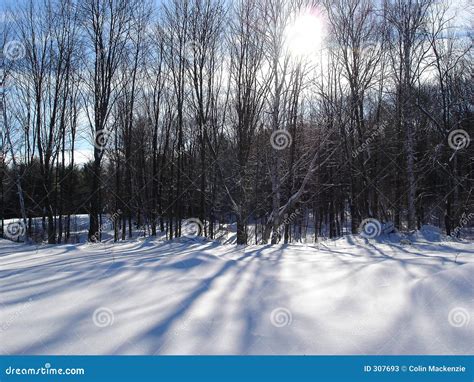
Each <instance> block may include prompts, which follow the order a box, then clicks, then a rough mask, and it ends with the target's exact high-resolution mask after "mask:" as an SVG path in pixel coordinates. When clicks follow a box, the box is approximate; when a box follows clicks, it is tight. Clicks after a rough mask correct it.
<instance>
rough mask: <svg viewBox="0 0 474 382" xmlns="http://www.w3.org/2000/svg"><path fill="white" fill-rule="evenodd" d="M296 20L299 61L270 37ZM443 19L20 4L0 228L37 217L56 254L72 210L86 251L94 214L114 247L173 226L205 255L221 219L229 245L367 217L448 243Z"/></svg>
mask: <svg viewBox="0 0 474 382" xmlns="http://www.w3.org/2000/svg"><path fill="white" fill-rule="evenodd" d="M304 18H308V19H309V20H311V23H319V24H320V26H321V30H320V32H318V29H308V31H313V33H314V34H315V35H314V36H309V37H308V36H304V35H301V36H299V38H300V41H298V43H300V42H301V41H303V42H304V43H306V44H307V50H308V51H310V50H311V49H312V48H313V47H314V46H313V45H314V44H316V41H317V40H321V41H320V43H319V45H318V46H317V47H316V49H314V52H313V53H312V54H309V53H308V54H301V53H295V49H294V46H292V44H293V45H295V41H291V38H290V35H289V32H288V31H289V30H291V28H292V27H294V26H295V25H296V26H297V27H298V23H300V22H301V20H303V19H304ZM456 20H457V18H456V17H455V16H453V13H452V10H451V9H450V7H449V6H448V5H447V4H444V3H443V2H439V1H435V0H383V1H374V0H320V1H309V0H233V1H230V2H229V1H225V0H165V1H163V2H161V3H160V4H156V3H155V2H153V1H139V0H81V1H78V0H41V1H32V0H30V1H25V2H21V3H19V4H18V5H16V6H15V8H14V9H10V10H8V12H7V13H6V14H5V15H4V20H3V22H2V29H3V33H2V46H3V55H2V64H3V71H2V72H1V75H2V103H1V106H2V108H1V109H2V124H3V128H2V135H1V148H2V156H1V162H0V177H1V179H0V180H1V190H0V192H1V201H2V203H1V209H0V213H1V219H2V228H5V227H4V225H5V223H4V220H5V219H7V218H12V217H16V218H20V220H21V225H22V228H23V230H24V231H25V232H24V233H25V235H26V236H32V234H31V226H32V219H33V218H41V219H42V221H43V225H44V232H43V233H42V235H41V240H46V241H47V242H48V243H64V242H68V241H69V240H70V230H71V228H70V221H71V216H73V215H75V214H79V213H84V214H88V215H89V233H88V237H89V240H90V241H100V240H101V232H102V219H103V216H104V215H106V214H108V215H109V216H112V217H113V219H112V220H113V227H114V240H115V241H118V240H125V239H127V238H130V237H133V234H134V233H133V230H134V225H135V224H136V225H138V226H143V227H146V229H145V232H146V233H147V234H149V235H157V234H158V233H164V234H166V237H167V238H168V239H172V238H174V237H180V236H182V235H183V224H186V222H189V221H190V219H191V221H193V222H198V229H199V231H200V232H199V233H200V234H201V235H202V236H206V237H209V238H211V239H213V238H215V236H216V230H217V227H219V226H221V225H222V224H228V223H234V222H235V226H236V235H237V243H238V244H249V243H250V241H251V239H250V236H249V227H250V226H255V227H256V229H255V233H256V234H255V237H254V238H253V239H252V240H255V241H254V242H255V243H269V242H271V243H278V242H280V241H282V242H285V243H288V242H292V241H297V240H300V239H301V238H302V237H303V236H304V235H305V232H306V229H307V227H308V226H311V227H314V229H313V231H311V235H313V236H314V240H318V237H319V236H329V237H337V236H341V235H343V234H346V233H351V232H352V233H356V232H358V231H359V230H360V229H361V225H363V224H365V222H366V221H367V219H376V221H378V222H381V223H383V225H384V227H385V226H390V224H389V223H391V224H393V227H394V229H397V230H399V231H403V232H410V231H413V230H415V229H417V228H420V227H421V226H422V225H423V224H433V225H435V226H438V227H440V228H442V229H443V230H444V231H445V232H446V233H447V234H448V235H451V234H455V235H458V234H459V232H460V229H459V227H460V226H463V225H464V224H463V221H464V222H466V221H467V219H466V217H467V216H469V217H471V216H472V212H473V207H474V203H473V197H472V180H473V151H472V145H470V135H471V136H472V122H473V111H474V109H473V98H472V76H471V70H472V66H471V65H472V62H471V59H472V49H471V48H472V40H471V39H470V38H469V33H468V32H469V31H468V30H467V29H466V28H459V27H458V25H457V24H456ZM302 32H303V34H304V32H305V30H304V29H303V30H302ZM318 33H319V34H320V35H319V36H317V35H316V34H318ZM313 42H314V44H313ZM303 48H306V46H304V45H303ZM78 150H89V151H90V152H91V159H90V160H89V161H88V162H87V163H85V164H82V163H80V164H78V163H77V157H76V155H77V152H78ZM463 219H464V220H463ZM469 221H470V218H469ZM468 223H469V224H470V222H468ZM466 224H467V223H466ZM1 232H4V229H2V231H1Z"/></svg>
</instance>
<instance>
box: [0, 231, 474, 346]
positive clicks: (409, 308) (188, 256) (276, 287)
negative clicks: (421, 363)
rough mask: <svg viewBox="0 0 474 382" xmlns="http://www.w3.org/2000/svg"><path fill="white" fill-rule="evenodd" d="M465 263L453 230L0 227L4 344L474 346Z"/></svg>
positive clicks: (473, 306)
mask: <svg viewBox="0 0 474 382" xmlns="http://www.w3.org/2000/svg"><path fill="white" fill-rule="evenodd" d="M428 236H429V235H428ZM425 239H426V237H425ZM473 275H474V244H473V243H468V242H456V241H450V242H448V241H445V242H431V241H429V240H427V239H426V240H420V241H414V242H413V243H412V244H411V245H401V244H400V243H392V242H389V241H387V242H380V241H376V240H367V239H362V238H359V237H357V236H347V237H345V238H342V239H338V240H328V241H325V242H324V243H321V244H319V245H317V244H316V245H304V244H300V245H298V244H294V245H273V246H271V245H267V246H246V247H244V246H235V245H222V244H220V243H218V242H212V241H206V240H204V239H180V240H174V241H163V240H162V239H151V238H147V239H137V240H133V241H128V242H121V243H118V244H111V243H106V244H94V245H90V244H86V243H82V244H74V245H73V244H64V245H40V246H34V245H27V244H21V243H13V242H10V241H7V240H0V287H1V300H0V354H472V353H473V352H474V330H473V325H474V317H473V313H474V300H473V290H474V289H473V286H474V279H473Z"/></svg>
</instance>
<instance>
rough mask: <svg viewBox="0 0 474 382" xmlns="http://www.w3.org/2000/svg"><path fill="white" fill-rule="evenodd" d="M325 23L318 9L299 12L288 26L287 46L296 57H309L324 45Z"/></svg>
mask: <svg viewBox="0 0 474 382" xmlns="http://www.w3.org/2000/svg"><path fill="white" fill-rule="evenodd" d="M325 34H326V31H325V23H324V19H323V17H322V15H321V13H320V12H319V11H318V10H317V9H306V10H304V11H303V12H300V13H299V14H297V15H296V16H295V17H294V18H293V20H292V21H291V23H290V24H289V25H288V26H287V28H286V31H285V35H286V39H285V40H286V46H287V49H288V51H289V52H290V54H291V55H292V56H294V57H295V58H308V57H311V56H313V55H315V54H316V53H317V52H318V51H319V50H320V49H321V48H322V47H323V42H324V38H325Z"/></svg>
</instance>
